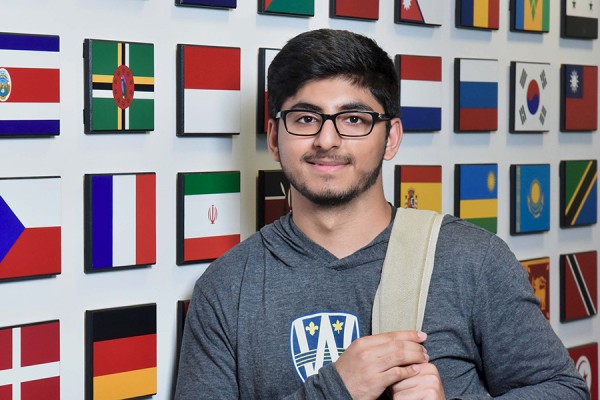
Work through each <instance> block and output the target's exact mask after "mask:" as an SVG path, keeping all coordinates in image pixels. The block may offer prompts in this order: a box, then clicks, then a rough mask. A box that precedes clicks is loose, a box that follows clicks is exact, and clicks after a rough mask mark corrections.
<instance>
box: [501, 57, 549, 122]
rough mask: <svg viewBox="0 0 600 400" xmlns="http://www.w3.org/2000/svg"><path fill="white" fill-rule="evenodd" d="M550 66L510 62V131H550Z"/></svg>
mask: <svg viewBox="0 0 600 400" xmlns="http://www.w3.org/2000/svg"><path fill="white" fill-rule="evenodd" d="M549 66H550V64H547V63H526V62H518V61H513V62H512V63H511V69H510V71H511V97H510V103H511V114H510V127H511V132H517V133H518V132H547V131H548V130H549V129H550V127H549V125H548V121H547V119H548V112H549V111H548V107H547V104H548V101H549V97H550V90H549V86H551V85H550V81H549V80H548V72H547V71H548V68H549Z"/></svg>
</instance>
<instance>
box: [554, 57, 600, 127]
mask: <svg viewBox="0 0 600 400" xmlns="http://www.w3.org/2000/svg"><path fill="white" fill-rule="evenodd" d="M562 72H563V74H562V75H563V76H562V79H563V81H562V91H563V93H564V96H563V99H564V103H563V113H562V117H563V120H562V124H561V125H562V129H563V130H564V131H595V130H596V129H598V67H597V66H591V65H563V66H562Z"/></svg>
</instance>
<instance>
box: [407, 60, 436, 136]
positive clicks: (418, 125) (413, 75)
mask: <svg viewBox="0 0 600 400" xmlns="http://www.w3.org/2000/svg"><path fill="white" fill-rule="evenodd" d="M396 68H397V69H398V75H399V76H400V119H401V120H402V128H403V129H404V131H405V132H420V131H430V132H432V131H439V130H441V129H442V96H441V95H440V93H441V92H442V58H441V57H431V56H412V55H397V56H396Z"/></svg>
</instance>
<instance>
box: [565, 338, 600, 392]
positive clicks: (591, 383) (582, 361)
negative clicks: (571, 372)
mask: <svg viewBox="0 0 600 400" xmlns="http://www.w3.org/2000/svg"><path fill="white" fill-rule="evenodd" d="M567 350H568V352H569V356H571V359H572V360H573V362H574V363H575V368H577V371H578V372H579V373H580V374H581V376H582V377H583V379H584V380H585V383H586V384H587V386H588V389H589V390H590V400H598V342H594V343H588V344H584V345H581V346H576V347H571V348H568V349H567Z"/></svg>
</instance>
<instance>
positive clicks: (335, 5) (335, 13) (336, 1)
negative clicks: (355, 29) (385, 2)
mask: <svg viewBox="0 0 600 400" xmlns="http://www.w3.org/2000/svg"><path fill="white" fill-rule="evenodd" d="M329 16H330V17H331V18H351V19H360V20H367V21H376V20H378V19H379V0H329Z"/></svg>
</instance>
